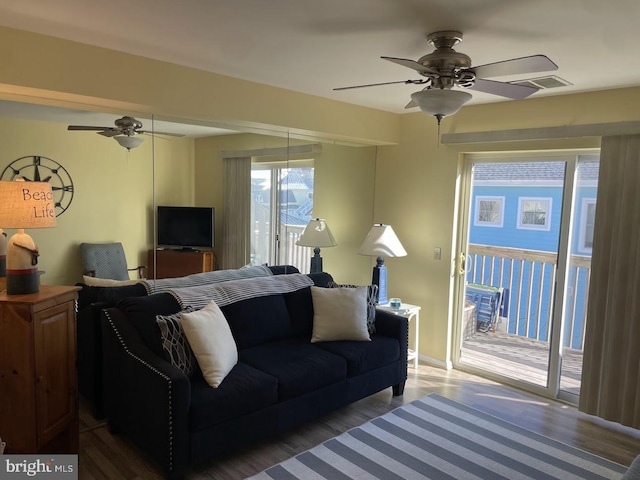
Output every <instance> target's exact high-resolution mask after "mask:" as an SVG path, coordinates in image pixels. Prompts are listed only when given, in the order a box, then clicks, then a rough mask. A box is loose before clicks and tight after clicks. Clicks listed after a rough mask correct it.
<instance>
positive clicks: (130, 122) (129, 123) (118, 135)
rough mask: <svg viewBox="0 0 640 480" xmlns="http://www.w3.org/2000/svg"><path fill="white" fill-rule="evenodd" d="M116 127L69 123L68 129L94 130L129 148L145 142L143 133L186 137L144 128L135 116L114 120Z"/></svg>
mask: <svg viewBox="0 0 640 480" xmlns="http://www.w3.org/2000/svg"><path fill="white" fill-rule="evenodd" d="M114 124H115V127H95V126H90V125H69V126H68V127H67V130H74V131H94V132H96V133H98V135H103V136H105V137H111V138H114V139H115V140H116V141H117V142H118V143H119V144H120V145H121V146H123V147H124V148H126V149H127V150H131V149H132V148H136V147H137V146H139V145H140V144H141V143H142V142H143V140H144V139H143V138H142V137H141V136H140V135H142V134H152V135H168V136H172V137H184V135H182V134H179V133H168V132H156V131H154V130H142V122H141V121H140V120H137V119H135V118H133V117H128V116H124V117H122V118H118V119H117V120H115V122H114Z"/></svg>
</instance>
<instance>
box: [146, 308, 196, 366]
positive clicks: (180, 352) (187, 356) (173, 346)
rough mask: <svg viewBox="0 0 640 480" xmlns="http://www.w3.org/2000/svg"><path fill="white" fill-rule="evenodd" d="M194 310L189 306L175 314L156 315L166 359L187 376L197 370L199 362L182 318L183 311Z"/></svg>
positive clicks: (189, 311)
mask: <svg viewBox="0 0 640 480" xmlns="http://www.w3.org/2000/svg"><path fill="white" fill-rule="evenodd" d="M193 311H194V310H193V308H192V307H187V308H185V309H184V310H182V311H181V312H178V313H174V314H173V315H157V316H156V323H157V324H158V327H159V328H160V336H161V340H162V349H163V351H164V353H165V359H166V360H168V361H169V362H171V364H172V365H174V366H176V367H178V368H179V369H180V370H182V372H184V374H185V375H187V376H191V375H193V374H194V373H195V372H196V369H197V366H198V363H197V361H196V358H195V356H194V355H193V351H192V350H191V347H190V346H189V342H188V341H187V337H186V336H185V334H184V330H182V326H181V325H180V320H181V318H182V314H183V313H191V312H193Z"/></svg>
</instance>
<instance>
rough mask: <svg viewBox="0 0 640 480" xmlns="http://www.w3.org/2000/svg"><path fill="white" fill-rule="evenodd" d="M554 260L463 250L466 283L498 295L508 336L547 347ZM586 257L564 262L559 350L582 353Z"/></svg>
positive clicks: (527, 253)
mask: <svg viewBox="0 0 640 480" xmlns="http://www.w3.org/2000/svg"><path fill="white" fill-rule="evenodd" d="M557 262H558V256H557V254H555V253H552V252H542V251H535V250H523V249H517V248H506V247H496V246H491V245H476V244H470V245H469V252H468V256H467V282H468V283H476V284H482V285H490V286H494V287H501V288H503V289H504V300H503V310H502V311H501V312H500V316H501V317H503V318H506V321H507V325H506V329H505V330H506V331H507V332H508V333H511V334H514V335H519V336H525V337H528V338H534V339H537V340H541V341H545V342H548V341H549V335H550V331H551V328H550V326H551V322H552V317H553V301H554V292H555V290H554V288H553V286H554V285H555V282H556V264H557ZM590 274H591V257H588V256H582V255H572V256H571V259H570V265H569V272H568V284H567V301H566V303H565V322H566V323H565V328H564V339H563V346H564V347H567V348H573V349H576V350H582V347H583V345H584V329H585V324H586V322H585V321H584V320H585V315H586V311H587V297H588V295H587V294H588V291H589V277H590Z"/></svg>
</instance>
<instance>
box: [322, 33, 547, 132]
mask: <svg viewBox="0 0 640 480" xmlns="http://www.w3.org/2000/svg"><path fill="white" fill-rule="evenodd" d="M427 41H428V42H429V44H431V45H432V46H433V47H434V48H435V50H434V51H433V52H431V53H428V54H426V55H424V56H422V57H420V58H419V59H418V60H417V61H414V60H408V59H405V58H395V57H381V58H382V59H384V60H388V61H390V62H393V63H396V64H398V65H402V66H403V67H408V68H411V69H413V70H415V71H416V72H418V73H419V74H420V75H421V76H422V77H424V78H419V79H415V80H400V81H394V82H382V83H370V84H365V85H354V86H351V87H339V88H334V90H348V89H352V88H363V87H374V86H379V85H391V84H397V83H404V84H412V85H425V87H424V89H423V90H422V91H419V92H415V93H413V94H412V95H411V101H410V102H409V103H408V104H407V105H406V106H405V108H413V107H420V109H421V110H422V111H424V112H425V113H428V114H429V115H433V116H434V117H436V118H437V120H438V124H440V121H441V120H442V118H444V117H445V116H447V115H453V114H454V113H456V112H457V111H458V110H460V108H462V106H463V105H464V104H465V103H467V102H468V101H469V100H471V94H469V93H468V92H465V91H462V90H457V89H456V90H453V88H454V87H460V88H461V89H469V90H476V91H478V92H485V93H491V94H493V95H500V96H502V97H506V98H511V99H514V100H520V99H523V98H526V97H528V96H529V95H531V94H533V93H535V92H537V91H538V89H537V88H534V87H529V86H525V85H516V84H513V83H508V82H499V81H495V80H487V78H492V77H500V76H505V75H516V74H524V73H534V72H545V71H551V70H557V69H558V66H557V65H556V64H555V63H553V62H552V61H551V60H550V59H549V58H548V57H547V56H545V55H531V56H528V57H521V58H512V59H510V60H503V61H500V62H496V63H489V64H486V65H479V66H475V67H474V66H471V58H469V56H468V55H465V54H464V53H461V52H456V51H455V50H454V49H453V47H454V46H456V45H457V44H458V43H460V42H461V41H462V33H461V32H457V31H454V30H446V31H440V32H434V33H431V34H429V35H428V36H427Z"/></svg>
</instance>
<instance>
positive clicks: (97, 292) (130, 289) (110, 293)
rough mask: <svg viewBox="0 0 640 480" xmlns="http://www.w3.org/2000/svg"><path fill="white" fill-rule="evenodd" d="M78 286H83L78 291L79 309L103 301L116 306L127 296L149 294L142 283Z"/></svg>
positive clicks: (80, 284) (78, 285) (81, 284)
mask: <svg viewBox="0 0 640 480" xmlns="http://www.w3.org/2000/svg"><path fill="white" fill-rule="evenodd" d="M76 286H77V287H81V288H82V289H81V290H80V291H79V292H78V311H80V310H82V309H83V308H84V307H86V306H87V305H89V304H91V303H97V302H103V303H106V304H107V305H108V306H110V307H115V306H116V305H117V304H118V303H119V302H120V301H121V300H123V299H125V298H128V297H142V296H146V295H147V289H146V288H145V287H144V285H142V284H141V283H136V284H134V285H125V286H122V287H95V286H90V285H86V284H84V283H76Z"/></svg>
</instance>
